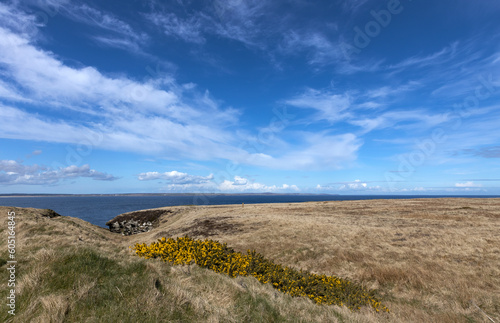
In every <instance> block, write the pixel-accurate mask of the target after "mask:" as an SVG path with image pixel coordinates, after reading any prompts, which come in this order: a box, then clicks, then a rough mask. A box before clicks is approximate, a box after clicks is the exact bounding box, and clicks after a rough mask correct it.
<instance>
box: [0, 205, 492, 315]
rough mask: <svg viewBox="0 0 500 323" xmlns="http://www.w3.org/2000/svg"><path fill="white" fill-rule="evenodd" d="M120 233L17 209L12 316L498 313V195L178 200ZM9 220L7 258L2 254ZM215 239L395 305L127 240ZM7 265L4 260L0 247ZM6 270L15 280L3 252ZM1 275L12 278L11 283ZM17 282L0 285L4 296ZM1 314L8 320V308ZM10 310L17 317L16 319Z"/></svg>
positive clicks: (1, 210)
mask: <svg viewBox="0 0 500 323" xmlns="http://www.w3.org/2000/svg"><path fill="white" fill-rule="evenodd" d="M169 209H170V210H173V211H174V212H173V213H171V214H169V215H168V216H166V217H164V218H162V219H160V227H158V228H156V229H155V230H153V231H151V232H149V233H144V234H140V235H134V236H130V237H124V236H121V235H117V234H112V233H110V232H108V231H107V230H104V229H102V228H98V227H95V226H93V225H91V224H89V223H86V222H84V221H82V220H79V219H74V218H69V217H61V218H53V219H48V218H41V217H40V216H39V215H38V213H39V212H38V211H37V210H35V209H12V208H3V207H0V214H3V215H2V219H6V215H7V211H8V210H15V211H16V216H17V222H18V225H17V228H16V232H17V235H18V237H17V259H18V264H17V291H18V297H17V310H16V313H17V315H16V316H15V319H14V320H12V321H13V322H36V321H39V322H50V321H52V322H62V321H65V322H104V321H107V322H138V321H141V322H156V321H165V322H189V321H208V322H210V321H211V322H218V321H223V322H262V321H265V322H273V321H290V322H314V321H316V322H335V321H338V322H343V321H344V322H385V321H393V322H401V321H428V322H431V321H439V322H470V321H473V322H483V321H488V320H487V318H486V316H485V315H484V314H483V313H482V312H481V311H479V310H478V309H477V308H476V307H475V306H472V305H471V301H473V302H474V303H475V304H477V305H478V306H479V307H480V308H481V309H482V310H483V311H485V312H486V313H487V314H488V315H489V316H490V317H492V318H493V319H495V320H496V321H498V320H499V319H500V315H499V312H500V306H499V304H500V293H499V291H500V287H499V286H500V269H499V268H500V233H499V232H500V230H499V229H500V200H499V199H484V200H483V199H430V200H392V201H384V200H379V201H346V202H324V203H323V202H314V203H300V204H268V205H265V204H262V205H245V207H244V208H242V207H241V206H200V207H172V208H169ZM6 227H7V223H6V221H4V223H3V225H2V226H1V227H0V229H2V235H3V236H4V239H2V240H1V241H0V258H2V259H6V257H7V252H6V250H7V248H6V239H5V237H6V233H5V228H6ZM186 233H188V234H190V235H191V236H193V237H197V238H204V237H210V238H212V239H216V240H219V241H222V242H227V243H228V244H229V245H230V246H232V247H234V248H235V249H236V250H240V251H244V250H246V249H248V248H252V249H256V250H257V251H258V252H260V253H262V254H264V255H265V256H266V257H268V258H270V259H273V260H274V261H275V262H279V263H282V264H284V265H289V266H293V267H295V268H299V269H307V270H310V271H313V272H316V273H326V274H336V275H339V276H341V277H346V278H349V279H352V280H354V281H357V282H360V283H362V284H364V285H365V286H367V287H369V288H377V289H378V290H379V293H380V295H382V299H383V300H385V301H386V302H385V303H386V304H387V305H388V306H389V307H390V308H391V310H392V313H391V314H389V315H379V314H374V313H373V312H372V311H370V310H368V309H364V310H362V311H361V312H358V313H351V312H349V311H348V310H346V309H344V308H339V307H327V306H318V305H315V304H312V302H310V301H309V300H306V299H300V298H290V297H288V296H286V295H282V294H281V293H279V292H277V291H275V290H274V289H273V288H272V287H271V286H267V285H262V284H260V283H258V282H257V281H256V280H255V279H253V278H251V277H238V278H235V279H231V278H229V277H226V276H223V275H219V274H215V273H213V272H211V271H208V270H204V269H200V268H197V267H196V266H194V265H192V266H189V267H172V266H170V265H168V264H165V263H162V262H160V261H155V260H144V259H141V258H138V257H136V256H134V255H133V254H132V253H131V252H130V251H129V249H128V246H130V245H132V244H134V243H135V242H152V241H154V240H156V239H157V238H159V237H161V236H174V237H175V236H180V235H183V234H186ZM0 263H3V262H2V261H1V259H0ZM0 269H1V274H0V279H2V280H3V281H4V282H6V281H7V272H6V270H5V264H4V265H2V268H0ZM2 284H3V285H4V286H5V284H4V283H2ZM6 296H7V290H6V288H5V287H4V288H2V289H1V290H0V297H2V299H6V298H5V297H6ZM2 308H3V310H2V311H1V312H0V321H5V320H7V319H9V316H8V314H7V309H6V306H3V307H2ZM10 319H12V318H10Z"/></svg>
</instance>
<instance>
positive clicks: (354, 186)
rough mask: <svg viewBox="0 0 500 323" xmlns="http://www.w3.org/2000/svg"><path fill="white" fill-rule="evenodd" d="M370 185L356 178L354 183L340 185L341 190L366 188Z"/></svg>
mask: <svg viewBox="0 0 500 323" xmlns="http://www.w3.org/2000/svg"><path fill="white" fill-rule="evenodd" d="M367 187H368V184H366V183H363V182H361V181H360V180H359V179H357V180H355V181H354V182H353V183H346V184H344V185H342V186H341V187H340V189H341V190H345V189H348V190H364V189H366V188H367Z"/></svg>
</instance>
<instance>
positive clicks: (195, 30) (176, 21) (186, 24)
mask: <svg viewBox="0 0 500 323" xmlns="http://www.w3.org/2000/svg"><path fill="white" fill-rule="evenodd" d="M146 18H147V19H148V20H150V21H151V22H152V23H153V24H155V25H157V26H158V27H159V28H160V29H161V30H162V32H163V33H164V34H165V35H167V36H173V37H176V38H179V39H181V40H184V41H185V42H189V43H197V44H202V43H204V42H205V38H204V37H203V35H202V31H203V26H202V21H201V19H200V17H197V16H191V17H190V18H188V19H185V20H183V19H181V18H179V17H177V16H176V15H175V14H173V13H165V14H163V13H158V12H156V13H151V14H147V15H146Z"/></svg>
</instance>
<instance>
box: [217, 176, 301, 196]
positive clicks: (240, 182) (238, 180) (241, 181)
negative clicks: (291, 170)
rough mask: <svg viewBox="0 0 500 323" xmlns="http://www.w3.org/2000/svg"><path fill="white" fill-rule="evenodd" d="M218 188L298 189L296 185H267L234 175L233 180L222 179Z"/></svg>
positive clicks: (226, 189)
mask: <svg viewBox="0 0 500 323" xmlns="http://www.w3.org/2000/svg"><path fill="white" fill-rule="evenodd" d="M218 189H219V190H220V191H221V192H229V193H231V192H256V193H259V192H260V193H263V192H272V193H286V192H288V193H289V192H298V191H300V190H299V188H298V187H297V186H296V185H288V184H283V185H282V186H276V185H272V186H268V185H265V184H261V183H257V182H251V181H249V180H248V179H246V178H243V177H240V176H235V177H234V181H229V180H224V181H223V182H222V183H221V184H219V186H218Z"/></svg>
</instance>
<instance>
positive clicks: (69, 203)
mask: <svg viewBox="0 0 500 323" xmlns="http://www.w3.org/2000/svg"><path fill="white" fill-rule="evenodd" d="M437 197H498V196H435V195H433V196H422V195H418V196H409V195H405V196H402V195H396V196H388V195H210V196H196V195H194V196H43V197H1V198H0V206H17V207H34V208H40V209H52V210H54V211H56V212H57V213H59V214H61V215H65V216H72V217H76V218H80V219H82V220H85V221H87V222H90V223H92V224H95V225H98V226H101V227H106V225H105V223H106V222H107V221H109V220H111V219H112V218H114V217H115V216H117V215H119V214H122V213H125V212H130V211H136V210H143V209H151V208H157V207H163V206H175V205H192V204H195V205H203V204H205V205H217V204H241V203H245V204H255V203H293V202H308V201H342V200H369V199H407V198H437Z"/></svg>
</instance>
